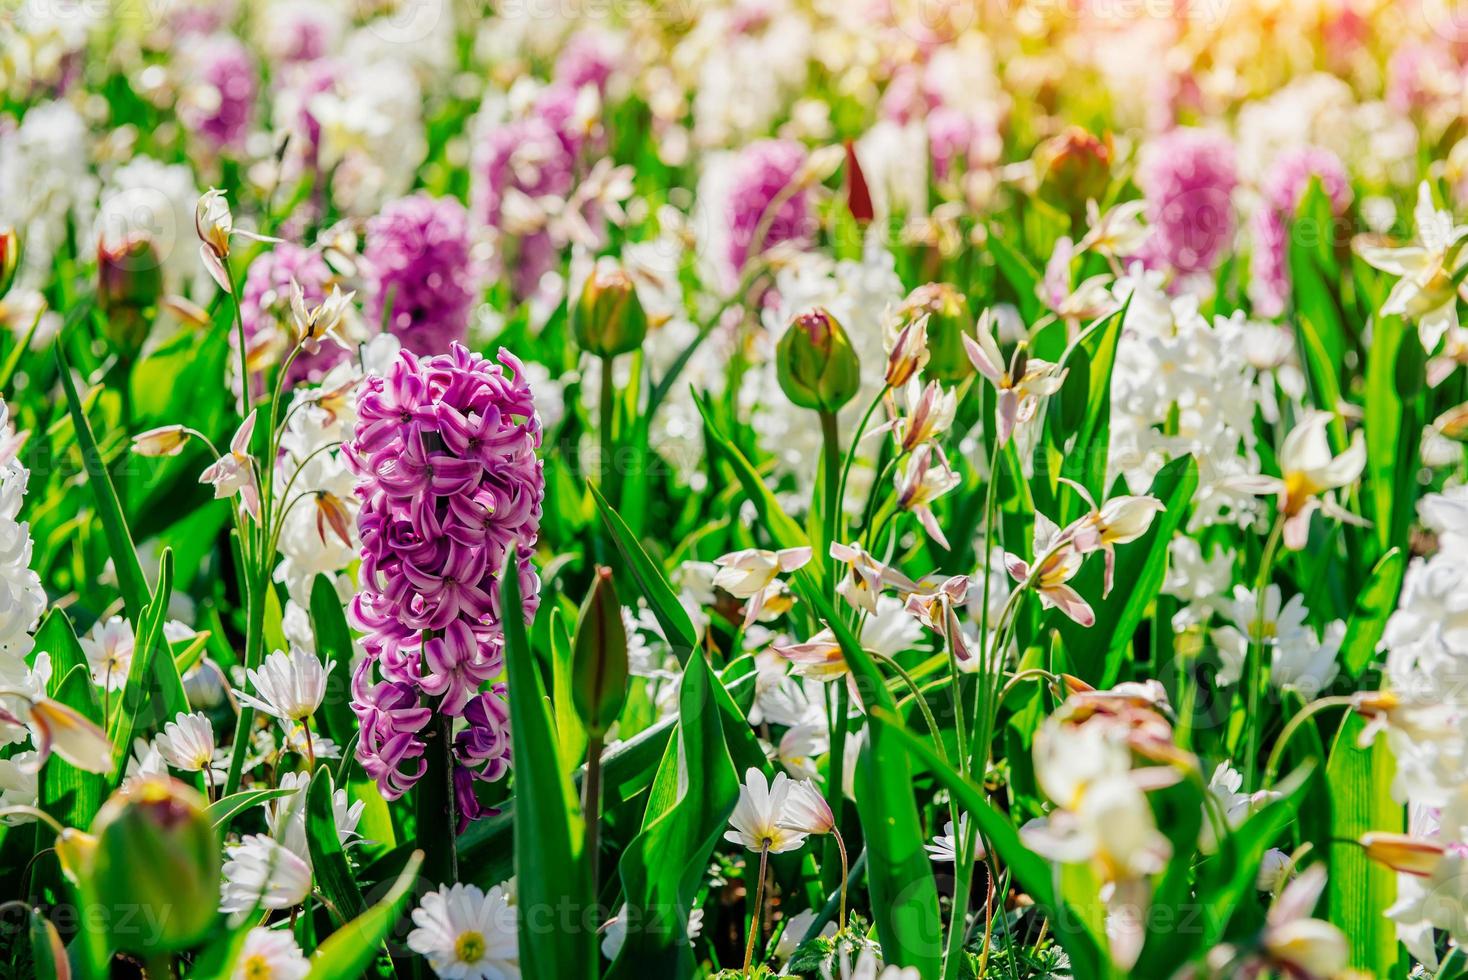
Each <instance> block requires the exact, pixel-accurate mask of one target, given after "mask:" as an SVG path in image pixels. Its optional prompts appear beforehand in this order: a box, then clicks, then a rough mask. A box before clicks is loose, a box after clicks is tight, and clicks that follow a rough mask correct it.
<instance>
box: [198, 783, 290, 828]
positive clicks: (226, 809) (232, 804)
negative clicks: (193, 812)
mask: <svg viewBox="0 0 1468 980" xmlns="http://www.w3.org/2000/svg"><path fill="white" fill-rule="evenodd" d="M295 792H298V791H297V790H293V789H247V790H241V791H240V792H238V793H231V794H230V795H229V796H226V797H224V798H222V799H218V800H215V801H214V802H213V803H210V804H209V819H210V820H212V821H213V822H214V826H215V827H217V828H219V830H221V831H223V830H224V829H225V828H226V827H228V826H229V822H230V821H231V820H233V819H234V818H235V817H237V816H239V815H240V814H241V813H244V812H245V811H246V810H248V809H250V808H251V807H253V806H259V805H260V804H262V803H265V802H266V801H268V800H275V799H279V798H280V797H282V796H290V795H291V794H292V793H295Z"/></svg>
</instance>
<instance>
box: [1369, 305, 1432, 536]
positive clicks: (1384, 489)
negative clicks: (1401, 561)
mask: <svg viewBox="0 0 1468 980" xmlns="http://www.w3.org/2000/svg"><path fill="white" fill-rule="evenodd" d="M1421 347H1422V345H1421V344H1420V343H1418V341H1417V333H1416V331H1415V330H1413V329H1412V326H1411V324H1409V323H1407V322H1406V321H1404V320H1402V319H1401V318H1400V317H1394V316H1385V317H1377V318H1376V319H1375V320H1374V321H1373V322H1372V329H1371V350H1370V352H1369V353H1368V354H1367V357H1366V404H1365V422H1364V425H1365V429H1366V476H1367V483H1368V488H1369V493H1368V496H1367V499H1369V500H1370V501H1371V503H1372V507H1371V518H1372V520H1373V522H1374V523H1375V525H1376V544H1377V548H1378V553H1379V554H1384V553H1386V551H1387V550H1388V549H1390V548H1391V547H1393V546H1395V547H1399V548H1405V547H1406V545H1407V543H1408V542H1407V534H1408V531H1409V529H1410V528H1411V525H1412V521H1413V519H1414V518H1415V507H1416V503H1417V499H1416V497H1417V479H1416V477H1417V473H1416V470H1417V456H1418V452H1419V448H1420V447H1419V444H1420V442H1421V440H1420V439H1418V438H1417V436H1416V435H1415V433H1420V432H1421V431H1422V425H1423V419H1422V416H1423V414H1424V413H1423V409H1422V407H1421V401H1422V399H1421V397H1420V393H1418V394H1416V395H1414V396H1413V397H1407V398H1404V397H1403V395H1402V386H1401V385H1400V384H1399V383H1398V378H1397V368H1398V362H1399V361H1400V360H1401V359H1402V358H1403V357H1404V356H1405V357H1407V358H1408V359H1410V358H1412V357H1413V356H1414V351H1413V349H1414V348H1415V349H1416V352H1419V353H1420V351H1421ZM1404 433H1413V435H1412V436H1411V437H1410V438H1405V437H1404Z"/></svg>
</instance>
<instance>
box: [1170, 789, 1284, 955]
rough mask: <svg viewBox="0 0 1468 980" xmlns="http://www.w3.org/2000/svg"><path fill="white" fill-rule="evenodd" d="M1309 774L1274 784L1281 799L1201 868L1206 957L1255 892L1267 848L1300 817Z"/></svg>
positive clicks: (1234, 834) (1236, 833) (1202, 947)
mask: <svg viewBox="0 0 1468 980" xmlns="http://www.w3.org/2000/svg"><path fill="white" fill-rule="evenodd" d="M1310 775H1311V770H1310V769H1299V770H1296V771H1295V772H1293V773H1291V774H1290V776H1289V777H1288V778H1286V779H1284V780H1282V781H1281V782H1280V783H1279V784H1278V785H1277V786H1276V787H1275V790H1276V791H1277V792H1278V793H1279V794H1280V795H1279V797H1278V798H1276V799H1274V800H1271V801H1270V802H1269V803H1266V804H1265V805H1264V806H1263V807H1261V808H1260V809H1259V810H1258V811H1257V812H1256V813H1254V814H1252V815H1251V816H1250V817H1249V818H1248V819H1247V820H1245V821H1244V822H1243V824H1241V825H1240V826H1239V827H1237V828H1236V829H1235V830H1234V831H1233V832H1232V833H1229V834H1226V835H1225V836H1224V838H1223V840H1222V841H1221V842H1220V844H1219V848H1218V853H1217V854H1215V855H1213V857H1211V858H1210V859H1208V860H1206V861H1204V862H1203V863H1202V864H1201V865H1199V866H1198V875H1197V877H1198V885H1197V892H1198V903H1199V904H1200V906H1201V907H1202V915H1203V928H1202V935H1201V936H1200V937H1199V940H1198V943H1199V944H1198V947H1197V951H1198V953H1200V954H1202V955H1206V954H1207V953H1208V952H1209V951H1210V950H1212V949H1213V947H1215V946H1216V945H1218V943H1219V942H1220V941H1221V940H1222V939H1223V937H1224V935H1225V932H1226V930H1227V929H1228V925H1229V923H1230V922H1231V921H1232V920H1233V917H1234V913H1235V912H1236V911H1237V910H1238V908H1239V905H1240V903H1241V902H1242V901H1243V900H1244V899H1245V898H1246V897H1247V896H1250V895H1252V894H1253V893H1254V882H1255V879H1256V878H1257V877H1258V873H1259V863H1260V862H1261V861H1262V860H1263V859H1264V852H1265V851H1267V850H1269V848H1270V847H1271V846H1273V844H1274V842H1275V841H1276V840H1278V839H1279V835H1280V834H1281V833H1282V832H1283V831H1284V829H1285V828H1286V827H1288V826H1289V825H1290V824H1291V823H1293V822H1294V821H1295V819H1296V814H1297V812H1298V811H1299V808H1300V803H1301V801H1302V800H1303V799H1304V798H1305V793H1306V790H1307V788H1308V786H1309V783H1310Z"/></svg>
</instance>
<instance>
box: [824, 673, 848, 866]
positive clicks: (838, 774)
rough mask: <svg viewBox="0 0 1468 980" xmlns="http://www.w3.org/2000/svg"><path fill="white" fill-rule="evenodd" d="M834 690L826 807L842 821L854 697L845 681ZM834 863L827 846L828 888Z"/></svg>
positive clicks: (839, 683)
mask: <svg viewBox="0 0 1468 980" xmlns="http://www.w3.org/2000/svg"><path fill="white" fill-rule="evenodd" d="M833 686H834V687H835V688H836V690H835V692H834V694H833V696H832V698H831V699H829V700H827V701H826V704H827V707H828V708H829V706H830V705H831V702H832V701H833V700H834V702H835V708H834V709H833V711H832V714H831V715H830V719H829V728H830V732H831V749H830V753H829V754H828V755H827V757H826V758H827V762H826V805H827V806H828V807H830V808H831V814H832V816H833V818H834V819H835V820H837V821H840V819H841V810H842V804H843V803H844V802H845V797H846V735H847V731H848V729H849V726H850V720H849V719H848V718H847V715H848V714H850V711H849V710H848V708H847V699H848V698H849V697H850V690H849V689H848V688H847V686H846V684H845V683H843V682H841V681H837V682H836V684H834V685H833ZM830 859H831V850H830V845H829V844H827V845H826V852H825V855H824V857H823V859H822V862H821V870H822V872H823V873H822V875H821V878H822V879H823V881H824V882H825V883H826V887H828V888H829V887H830V881H831V876H830V875H829V874H828V873H825V871H826V869H827V868H829V867H830V864H831V861H830Z"/></svg>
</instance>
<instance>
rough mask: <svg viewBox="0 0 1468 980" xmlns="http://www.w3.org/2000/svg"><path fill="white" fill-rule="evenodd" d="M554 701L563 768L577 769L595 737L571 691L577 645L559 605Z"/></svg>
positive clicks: (553, 637)
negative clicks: (572, 665) (590, 734)
mask: <svg viewBox="0 0 1468 980" xmlns="http://www.w3.org/2000/svg"><path fill="white" fill-rule="evenodd" d="M550 648H551V704H552V706H553V707H554V708H555V714H556V718H555V721H556V745H557V747H558V748H559V749H560V753H561V771H562V772H568V773H569V772H575V771H576V767H577V766H579V765H581V762H582V760H583V759H585V758H586V746H587V744H588V743H589V742H590V740H591V737H590V736H589V735H587V734H586V726H585V725H583V724H581V719H580V718H579V717H577V715H576V706H575V705H574V704H573V703H572V695H571V664H572V662H573V658H574V656H575V647H574V646H573V645H572V643H571V634H570V633H569V632H567V630H566V617H565V616H563V615H562V614H561V611H560V610H559V609H552V610H551V621H550Z"/></svg>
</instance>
